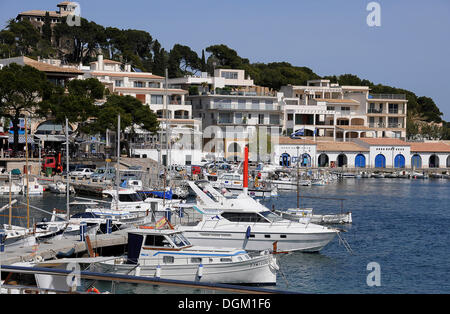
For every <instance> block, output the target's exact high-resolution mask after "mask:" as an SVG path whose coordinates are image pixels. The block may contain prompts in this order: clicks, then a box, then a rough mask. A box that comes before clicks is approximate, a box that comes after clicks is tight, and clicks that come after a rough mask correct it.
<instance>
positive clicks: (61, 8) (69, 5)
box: [16, 1, 78, 30]
mask: <svg viewBox="0 0 450 314" xmlns="http://www.w3.org/2000/svg"><path fill="white" fill-rule="evenodd" d="M57 7H58V10H57V11H46V10H30V11H24V12H21V13H19V14H18V15H17V17H16V20H18V21H24V20H28V21H30V23H31V24H32V25H33V26H34V27H36V28H38V29H39V30H42V26H43V25H44V21H45V15H46V14H47V12H48V14H49V16H50V18H51V20H50V22H51V24H52V25H54V24H56V23H61V20H62V18H64V17H66V16H68V15H70V14H72V15H75V14H78V12H77V8H78V3H76V2H71V1H63V2H60V3H58V4H57Z"/></svg>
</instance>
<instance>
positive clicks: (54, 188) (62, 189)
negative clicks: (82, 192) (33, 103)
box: [48, 181, 75, 194]
mask: <svg viewBox="0 0 450 314" xmlns="http://www.w3.org/2000/svg"><path fill="white" fill-rule="evenodd" d="M48 189H49V191H50V192H52V193H56V194H66V193H67V192H66V189H67V185H66V184H65V183H64V182H62V181H58V182H56V183H51V184H49V185H48ZM69 191H70V193H71V194H75V189H74V188H73V186H71V185H70V187H69Z"/></svg>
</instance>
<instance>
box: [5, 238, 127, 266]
mask: <svg viewBox="0 0 450 314" xmlns="http://www.w3.org/2000/svg"><path fill="white" fill-rule="evenodd" d="M89 239H90V244H91V247H92V249H93V250H94V251H95V250H98V249H107V248H109V247H114V246H125V245H126V244H127V241H128V234H127V230H119V231H116V232H113V233H111V234H100V235H95V236H90V238H89ZM72 249H74V254H84V253H87V252H88V251H89V249H88V243H87V242H81V241H79V240H76V239H74V240H72V239H61V240H55V239H53V240H49V241H47V242H42V243H39V244H38V245H37V247H36V250H35V248H34V247H31V246H29V247H13V248H9V249H8V247H5V251H4V252H3V253H0V254H1V255H0V262H1V264H2V265H11V264H14V263H18V262H26V261H30V260H33V259H35V258H36V256H41V257H42V258H43V259H44V260H49V259H54V258H56V255H57V254H58V253H67V252H69V251H70V250H72Z"/></svg>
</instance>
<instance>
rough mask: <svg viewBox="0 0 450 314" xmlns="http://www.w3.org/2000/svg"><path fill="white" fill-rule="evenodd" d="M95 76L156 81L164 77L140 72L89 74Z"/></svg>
mask: <svg viewBox="0 0 450 314" xmlns="http://www.w3.org/2000/svg"><path fill="white" fill-rule="evenodd" d="M91 74H92V75H95V76H116V77H125V76H127V77H133V78H147V79H158V80H162V79H164V77H162V76H158V75H154V74H151V73H140V72H95V71H94V72H91Z"/></svg>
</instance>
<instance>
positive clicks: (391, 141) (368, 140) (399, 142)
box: [359, 137, 409, 146]
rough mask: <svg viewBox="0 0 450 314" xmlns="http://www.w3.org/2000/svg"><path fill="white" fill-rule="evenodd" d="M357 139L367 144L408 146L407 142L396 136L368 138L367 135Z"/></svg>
mask: <svg viewBox="0 0 450 314" xmlns="http://www.w3.org/2000/svg"><path fill="white" fill-rule="evenodd" d="M359 140H361V141H363V142H366V143H367V144H370V145H382V146H384V145H386V146H391V145H396V146H409V143H407V142H405V141H402V140H399V139H397V138H368V137H364V138H360V139H359Z"/></svg>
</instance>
